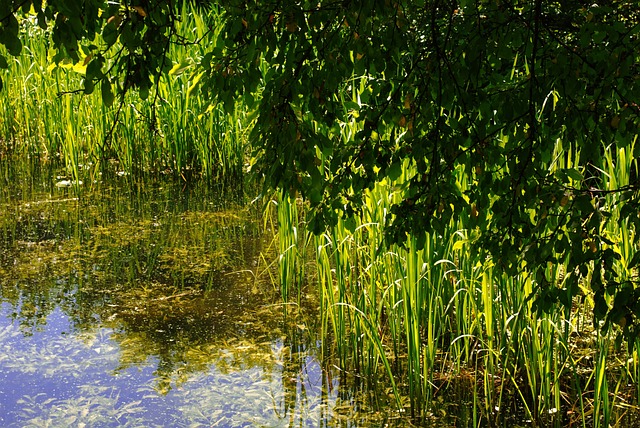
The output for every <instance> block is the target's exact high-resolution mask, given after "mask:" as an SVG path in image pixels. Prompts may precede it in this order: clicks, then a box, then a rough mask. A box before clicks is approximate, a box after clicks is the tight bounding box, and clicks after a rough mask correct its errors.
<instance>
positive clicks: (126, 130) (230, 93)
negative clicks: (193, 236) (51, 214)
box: [0, 0, 640, 426]
mask: <svg viewBox="0 0 640 428" xmlns="http://www.w3.org/2000/svg"><path fill="white" fill-rule="evenodd" d="M283 3H284V4H283ZM0 22H2V27H1V29H0V31H1V32H0V43H2V44H3V45H4V46H5V48H6V51H5V52H0V55H2V56H1V57H0V68H7V69H8V71H7V72H5V73H4V74H2V75H1V76H0V78H2V82H3V86H4V87H3V90H2V92H1V93H0V99H2V108H1V111H0V115H2V117H3V120H2V122H1V123H2V125H0V126H1V127H2V129H0V132H1V133H2V134H0V153H1V154H2V156H10V155H11V156H15V155H22V156H25V157H27V156H28V157H29V158H30V159H34V160H35V159H39V160H44V161H47V160H49V161H55V160H57V159H58V158H62V159H64V161H65V163H66V165H67V174H68V175H69V176H70V177H72V178H73V180H75V181H76V182H77V181H78V180H81V179H82V180H85V181H87V177H89V180H88V181H91V180H93V179H96V178H97V177H98V174H99V173H100V172H104V171H105V170H109V169H110V168H111V166H112V165H114V164H115V165H116V168H115V171H116V172H119V173H126V174H131V175H132V176H135V175H136V174H140V173H161V172H168V173H170V174H173V175H175V177H176V178H178V179H179V180H198V179H200V178H201V177H208V178H223V177H224V178H225V179H229V180H239V179H240V177H241V176H242V175H243V169H244V167H245V163H247V164H248V165H247V166H248V167H249V169H250V170H251V172H252V175H251V176H252V177H253V178H254V179H258V180H259V181H260V182H262V183H264V184H265V192H264V194H269V195H271V194H273V193H271V190H273V189H276V190H277V193H276V194H277V197H275V200H274V204H273V205H271V204H269V205H268V206H274V207H275V209H276V211H277V212H276V213H275V215H274V218H276V219H277V222H278V226H279V227H278V231H279V249H280V257H279V267H280V269H279V279H278V280H276V281H277V282H278V284H279V286H280V288H281V293H282V297H283V299H284V300H285V301H286V302H289V303H292V304H293V306H295V303H296V302H299V299H300V296H301V295H302V293H304V292H306V291H305V287H308V286H310V285H315V286H317V290H318V292H319V294H320V309H321V310H320V316H321V321H322V322H321V324H320V325H321V333H322V337H323V338H324V340H325V342H324V346H325V351H326V358H328V359H331V358H335V359H336V360H337V362H338V364H339V366H340V367H341V369H343V370H345V371H347V372H348V373H351V374H357V375H363V376H365V377H366V379H369V380H370V381H371V382H378V381H380V380H381V379H385V381H386V382H387V383H388V387H389V397H390V399H391V401H393V402H395V403H396V404H397V405H398V406H399V407H401V408H406V409H409V413H410V414H411V416H412V417H414V418H416V419H421V418H425V417H427V416H428V415H429V412H430V409H432V407H433V403H434V400H437V399H438V396H439V395H438V394H439V393H441V392H442V391H446V390H450V389H455V388H462V389H464V388H467V389H469V390H471V391H472V400H473V406H472V409H473V410H472V414H471V416H470V420H471V421H472V423H473V426H478V425H479V424H484V423H487V422H488V423H491V424H494V423H495V424H499V423H504V422H505V418H506V416H505V414H506V413H507V412H506V411H505V412H502V410H503V409H507V408H509V407H510V406H513V407H517V408H521V409H522V408H523V409H524V410H523V416H522V417H523V418H529V419H532V420H535V421H536V422H537V423H538V424H542V425H546V424H550V423H555V424H558V425H562V424H580V425H582V426H591V425H593V426H609V424H615V423H618V422H619V421H622V418H623V416H624V415H625V414H626V413H627V412H629V411H631V409H635V406H636V405H637V400H638V385H640V384H639V383H638V381H639V379H638V376H639V375H640V366H639V361H638V358H639V356H638V344H639V343H640V342H639V340H640V337H639V334H640V318H639V314H640V291H639V290H640V289H639V288H638V281H639V279H638V275H639V272H638V264H639V262H640V252H638V243H637V242H638V239H637V236H636V235H637V230H638V227H639V226H640V198H639V191H640V187H639V182H638V164H637V159H638V157H639V151H640V143H639V142H638V141H637V135H638V123H639V118H638V114H639V112H640V111H639V108H638V104H637V103H638V100H639V99H640V88H639V85H640V80H639V79H638V74H639V72H640V70H639V65H638V61H639V59H640V58H639V54H638V52H640V37H639V35H640V16H639V13H638V10H637V7H636V6H635V2H634V1H632V0H618V1H607V2H600V3H598V4H593V5H584V4H583V3H582V2H579V1H573V0H567V1H561V2H557V3H550V2H544V1H542V0H537V1H516V0H512V1H492V0H489V1H482V2H470V1H464V0H461V1H459V2H453V3H451V2H442V1H437V0H433V1H404V2H403V1H374V2H368V3H366V4H363V3H362V2H341V3H337V2H308V3H307V2H299V3H296V2H275V1H273V2H271V1H261V2H255V3H252V2H249V3H247V2H240V1H232V0H229V1H222V2H218V3H217V4H216V6H215V7H214V6H211V5H208V6H202V7H198V8H192V7H191V6H188V5H183V4H180V5H177V4H173V2H171V1H139V2H136V1H131V2H124V3H117V2H109V3H108V4H107V2H103V1H100V0H86V1H80V2H73V3H72V2H65V1H53V0H52V1H49V2H47V3H46V4H43V3H42V2H39V1H29V0H28V1H16V0H11V1H8V2H4V3H3V4H2V5H1V6H0ZM36 24H37V25H39V27H37V26H36ZM12 57H15V59H11V60H10V61H7V60H6V59H7V58H12ZM59 93H65V95H63V96H61V97H56V94H59ZM95 112H100V115H99V117H96V116H97V115H96V114H95ZM83 166H84V168H86V169H83ZM112 170H113V169H112ZM306 230H309V231H312V232H313V234H312V235H310V234H308V233H306V232H305V231H306ZM309 262H311V264H310V263H309ZM296 299H298V300H296ZM287 307H289V305H287ZM623 339H624V340H623ZM623 342H624V343H625V344H626V345H627V346H625V347H623V346H621V345H622V343H623ZM365 383H366V382H365ZM629 385H631V386H629ZM378 399H380V400H381V401H385V400H383V399H382V398H380V397H378ZM619 423H623V422H619Z"/></svg>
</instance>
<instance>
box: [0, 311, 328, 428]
mask: <svg viewBox="0 0 640 428" xmlns="http://www.w3.org/2000/svg"><path fill="white" fill-rule="evenodd" d="M11 312H12V308H11V306H10V305H8V304H3V305H2V313H1V314H0V315H1V316H0V350H1V354H0V377H1V379H0V384H1V385H2V386H1V387H0V409H2V412H0V424H1V425H2V426H3V427H12V426H15V427H22V426H59V427H63V426H83V424H85V425H84V426H176V427H178V426H238V427H240V426H289V425H290V424H291V422H293V421H297V423H293V424H291V425H296V426H300V425H299V424H300V423H301V425H302V426H317V425H318V424H319V423H320V419H323V418H327V416H328V410H329V409H330V408H331V407H332V405H333V404H334V403H335V401H336V395H335V394H336V391H337V384H336V383H335V381H333V382H332V385H331V386H329V387H328V385H327V378H326V374H323V371H322V370H321V368H320V366H319V364H318V362H317V361H316V360H315V358H313V357H309V356H301V358H302V362H303V363H302V366H301V367H300V368H301V370H300V371H299V372H298V373H294V372H291V373H286V371H287V369H286V364H287V361H286V359H287V358H288V356H289V355H291V354H290V353H288V350H287V347H286V346H284V345H283V343H282V341H279V340H276V341H274V342H272V343H271V344H270V349H271V352H272V358H273V361H274V364H273V365H272V366H271V369H266V368H265V367H259V366H256V365H253V364H252V363H249V364H247V366H246V367H244V368H242V369H236V370H228V369H227V368H225V369H223V370H220V369H219V368H218V367H217V365H216V363H215V362H213V363H211V364H210V365H209V367H208V370H206V371H201V372H194V373H190V374H189V375H188V376H187V377H186V378H185V379H183V380H181V381H180V382H178V383H177V384H176V385H174V386H173V387H172V388H171V389H170V390H169V391H168V392H166V394H161V393H160V392H159V391H158V390H157V386H158V379H157V376H156V372H157V370H158V364H159V360H158V359H157V358H148V359H147V360H146V361H144V362H143V363H140V364H137V365H135V366H131V367H127V368H126V369H123V370H120V369H119V366H120V359H121V350H120V346H119V344H118V343H116V342H115V341H114V340H113V339H112V335H113V331H112V330H111V329H108V328H102V327H99V326H98V327H96V328H95V331H93V332H91V333H86V332H85V333H78V332H73V327H72V326H71V324H70V322H69V319H68V318H67V317H66V316H65V314H64V313H63V312H62V311H61V310H60V309H59V308H57V309H56V310H54V311H53V312H52V313H50V314H49V316H48V317H47V323H46V325H43V326H41V327H40V328H39V329H38V330H39V331H35V332H33V334H31V335H25V334H24V332H23V331H21V329H20V327H19V325H18V323H17V321H15V320H11ZM246 346H249V345H246ZM232 352H234V351H233V350H222V352H221V353H220V354H219V355H220V358H222V359H225V355H227V354H229V355H230V354H231V353H232ZM229 358H233V357H229ZM236 363H237V361H236ZM222 365H223V366H224V365H226V364H224V363H223V364H222ZM287 376H293V377H294V378H293V379H288V378H287ZM283 381H284V382H292V381H293V382H294V383H295V388H296V391H295V392H294V391H286V390H285V389H286V388H285V387H284V386H283ZM323 389H324V391H323ZM292 393H295V394H296V395H297V397H298V398H297V399H296V400H294V401H291V400H290V397H285V394H292ZM288 406H291V407H288Z"/></svg>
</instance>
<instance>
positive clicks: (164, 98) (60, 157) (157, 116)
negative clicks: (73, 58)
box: [0, 2, 250, 182]
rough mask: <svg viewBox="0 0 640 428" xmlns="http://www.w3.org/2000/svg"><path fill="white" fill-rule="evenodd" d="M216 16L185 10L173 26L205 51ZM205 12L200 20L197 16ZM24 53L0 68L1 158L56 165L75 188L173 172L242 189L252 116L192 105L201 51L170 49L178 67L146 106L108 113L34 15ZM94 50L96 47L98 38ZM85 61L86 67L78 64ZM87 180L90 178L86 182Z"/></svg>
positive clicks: (27, 19)
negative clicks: (105, 176)
mask: <svg viewBox="0 0 640 428" xmlns="http://www.w3.org/2000/svg"><path fill="white" fill-rule="evenodd" d="M215 13H216V12H215V9H214V8H212V9H208V12H206V14H205V12H204V11H199V12H196V8H195V7H194V6H193V5H192V4H191V3H190V2H185V3H184V4H183V6H182V9H181V12H180V20H179V22H178V26H179V27H180V28H188V29H189V31H182V32H181V34H193V35H194V37H195V38H197V39H198V40H202V42H201V44H202V45H203V46H206V45H207V44H209V43H210V41H211V38H212V37H215V35H214V34H212V32H210V31H209V28H210V25H211V23H215V22H216V20H217V17H216V15H215ZM203 14H204V15H203ZM21 31H22V32H23V34H24V37H22V40H24V41H25V43H24V49H23V53H22V54H21V55H20V56H19V57H17V58H15V59H14V60H13V62H12V63H11V64H10V67H9V69H8V71H4V70H3V73H4V74H3V76H2V78H3V82H5V86H4V88H3V91H2V92H0V106H1V107H0V124H1V125H0V141H3V143H2V144H1V145H0V149H2V155H3V156H5V155H7V154H13V155H17V156H23V157H28V158H31V159H37V160H39V161H55V162H58V161H62V162H63V163H64V164H65V165H66V166H67V168H68V174H69V175H70V176H72V177H73V179H74V180H78V179H79V177H80V176H81V175H84V174H85V172H84V171H83V169H82V166H83V165H84V166H89V165H90V166H91V168H89V173H90V175H92V178H97V173H98V172H99V171H101V170H104V169H105V168H106V169H110V168H115V169H116V172H120V173H126V174H132V173H140V172H145V173H149V172H151V173H170V174H172V175H174V176H175V177H178V178H184V179H188V178H189V177H191V176H194V175H196V176H203V177H205V178H210V179H224V180H228V181H231V182H238V181H239V178H240V177H241V176H242V169H243V165H244V161H245V155H246V153H245V147H246V129H247V127H248V126H249V124H250V119H249V115H248V112H247V111H246V109H244V107H243V104H242V103H238V104H237V106H236V108H235V111H234V113H233V114H227V113H226V112H225V111H223V109H222V108H221V107H212V106H210V105H209V104H207V103H206V102H205V101H203V100H202V99H201V98H200V97H191V96H190V94H191V92H192V91H193V90H194V89H195V88H197V85H198V81H199V79H200V75H199V74H198V73H197V72H196V70H195V67H194V66H193V64H195V63H197V62H198V60H199V59H200V58H199V56H200V55H201V52H200V50H199V48H198V47H197V46H195V45H189V44H188V43H180V44H178V43H176V44H172V45H171V50H170V52H169V56H170V58H171V60H172V61H173V63H174V64H175V66H174V68H173V70H172V73H170V74H169V76H167V77H165V78H162V79H159V80H157V84H156V86H155V88H154V89H155V91H156V92H155V93H152V94H151V96H150V97H149V98H148V100H147V101H143V100H140V99H139V97H138V96H137V95H136V94H127V95H126V96H125V97H124V99H122V102H121V103H118V102H116V103H115V105H114V106H113V107H107V106H106V105H105V104H104V103H103V101H102V98H101V94H100V91H96V92H94V93H92V94H90V95H85V94H83V93H82V92H78V89H79V88H82V87H83V85H82V79H83V77H84V71H85V66H84V65H83V63H82V62H80V63H79V64H67V63H63V64H55V63H54V62H53V60H52V52H51V49H50V48H49V46H48V43H47V34H46V31H43V30H41V29H40V28H39V27H38V26H37V24H36V20H35V16H32V15H29V14H26V15H24V16H22V18H21ZM94 43H95V44H97V45H100V44H101V42H100V40H99V39H98V40H95V41H94ZM81 60H84V58H82V59H81ZM89 181H91V180H89Z"/></svg>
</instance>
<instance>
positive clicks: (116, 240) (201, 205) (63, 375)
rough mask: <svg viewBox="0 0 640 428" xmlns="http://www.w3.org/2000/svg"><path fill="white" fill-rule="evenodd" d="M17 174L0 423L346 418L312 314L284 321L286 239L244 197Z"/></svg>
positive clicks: (0, 329)
mask: <svg viewBox="0 0 640 428" xmlns="http://www.w3.org/2000/svg"><path fill="white" fill-rule="evenodd" d="M4 173H5V177H4V180H3V183H2V187H1V188H0V189H1V190H0V301H1V305H0V385H1V386H0V425H2V426H8V427H14V426H15V427H23V426H60V427H62V426H64V427H68V426H145V427H149V426H176V427H177V426H190V427H192V426H193V427H195V426H225V427H227V426H228V427H232V426H291V425H296V426H300V425H302V426H319V425H322V424H327V423H329V422H330V421H334V422H336V421H338V420H339V419H340V416H339V414H340V410H339V406H342V407H343V408H344V407H345V405H344V403H342V404H341V399H340V397H339V393H338V391H339V382H338V377H337V376H336V374H337V373H335V371H336V370H335V369H332V368H331V367H330V366H329V367H323V364H322V363H321V362H320V359H319V357H318V355H319V347H318V345H317V339H315V338H313V337H312V335H311V334H310V331H311V329H310V324H311V323H312V321H310V320H312V319H313V316H310V317H306V315H304V311H301V312H298V311H296V314H292V313H291V311H287V313H288V315H287V316H285V315H284V311H283V307H282V304H281V302H280V300H279V298H278V293H277V290H276V289H275V288H274V286H273V283H272V282H271V281H270V280H269V278H270V275H272V274H273V272H272V269H273V266H272V265H271V266H270V264H269V263H270V260H268V258H269V257H273V254H272V249H271V248H272V247H273V245H272V244H273V241H272V240H273V233H269V231H268V230H267V231H265V230H264V227H263V225H262V223H261V222H260V212H259V210H257V209H255V208H252V207H249V208H247V207H246V205H245V203H244V202H245V201H244V198H243V196H242V195H241V194H240V192H237V191H231V192H227V191H222V190H221V189H215V188H213V187H210V186H202V187H191V188H186V187H184V186H181V185H175V184H168V183H162V182H158V181H155V182H148V183H131V182H128V181H127V180H126V177H120V181H118V177H117V176H115V177H114V179H113V180H112V181H110V184H109V185H106V184H104V183H92V184H83V185H82V186H80V187H77V188H74V187H71V188H69V187H67V186H60V185H57V184H58V183H59V182H60V181H62V180H64V179H65V177H62V176H59V175H58V176H57V178H56V175H54V174H42V175H37V174H35V175H34V174H21V173H19V172H16V171H14V170H11V169H5V170H4ZM222 194H224V195H222ZM308 299H309V302H308V303H309V304H308V307H309V308H313V306H314V305H313V302H312V300H313V298H312V296H308ZM311 312H313V311H312V310H311V311H309V313H311ZM337 407H338V408H337ZM347 407H348V406H347ZM348 412H350V410H349V411H348ZM348 412H347V413H348ZM342 413H344V411H343V412H342ZM346 424H347V425H349V424H350V423H349V422H347V423H346Z"/></svg>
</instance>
